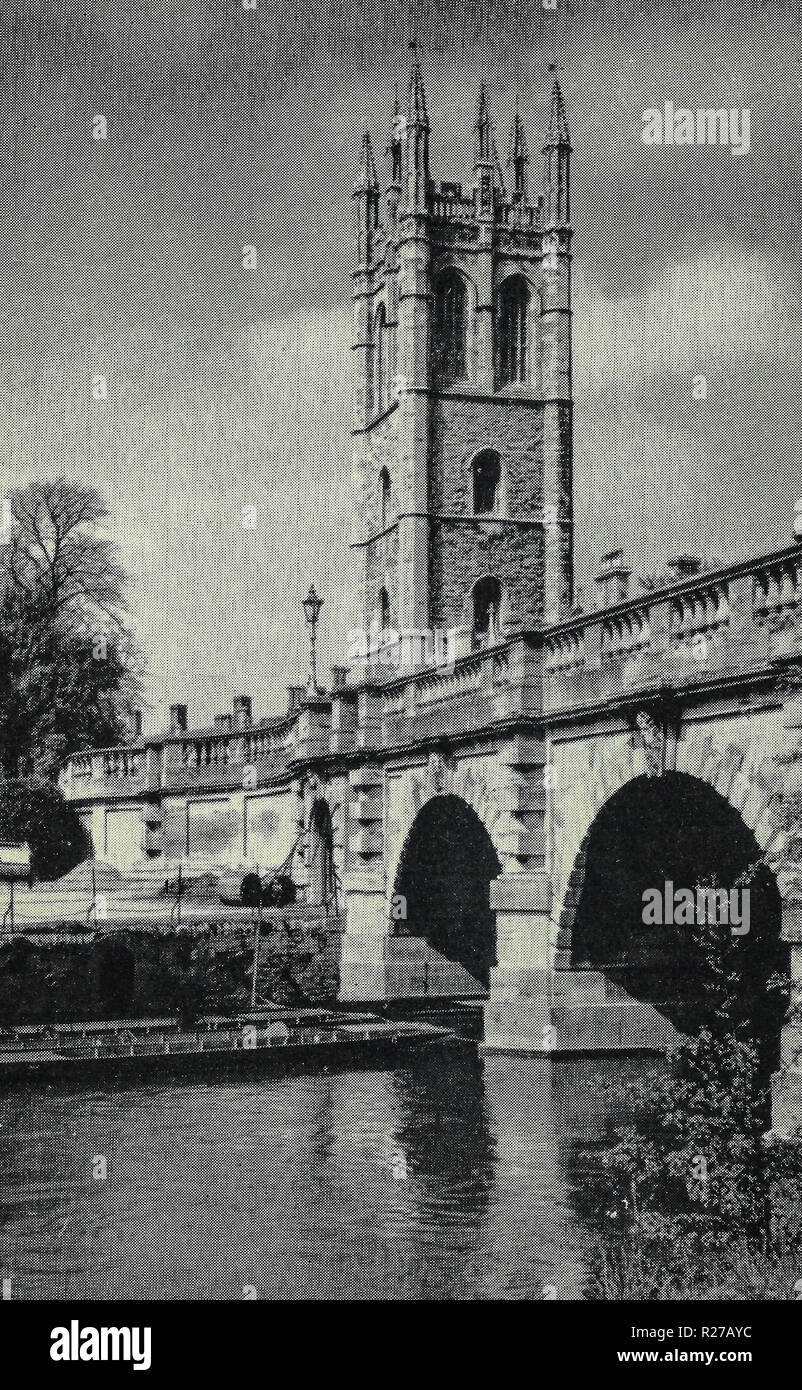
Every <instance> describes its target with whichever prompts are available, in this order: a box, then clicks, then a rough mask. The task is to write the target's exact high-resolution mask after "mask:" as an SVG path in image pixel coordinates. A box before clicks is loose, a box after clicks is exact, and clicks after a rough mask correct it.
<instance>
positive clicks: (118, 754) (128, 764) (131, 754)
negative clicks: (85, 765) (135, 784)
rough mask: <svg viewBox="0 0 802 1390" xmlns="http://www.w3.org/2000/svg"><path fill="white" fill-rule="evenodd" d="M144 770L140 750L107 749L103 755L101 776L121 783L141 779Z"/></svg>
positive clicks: (142, 752)
mask: <svg viewBox="0 0 802 1390" xmlns="http://www.w3.org/2000/svg"><path fill="white" fill-rule="evenodd" d="M144 770H145V754H144V750H143V749H142V748H109V749H107V750H106V751H105V752H104V753H103V776H104V777H108V778H111V779H113V780H114V781H117V782H122V781H124V780H125V779H126V778H134V777H141V776H142V773H143V772H144Z"/></svg>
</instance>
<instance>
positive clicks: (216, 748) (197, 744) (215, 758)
mask: <svg viewBox="0 0 802 1390" xmlns="http://www.w3.org/2000/svg"><path fill="white" fill-rule="evenodd" d="M179 747H180V749H181V766H182V767H187V768H189V767H226V766H227V765H228V763H229V762H233V758H231V757H230V750H229V740H228V738H198V739H187V740H185V741H184V742H182V743H181V744H179Z"/></svg>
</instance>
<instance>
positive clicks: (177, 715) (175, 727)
mask: <svg viewBox="0 0 802 1390" xmlns="http://www.w3.org/2000/svg"><path fill="white" fill-rule="evenodd" d="M186 731H187V707H186V705H171V706H170V733H171V734H185V733H186Z"/></svg>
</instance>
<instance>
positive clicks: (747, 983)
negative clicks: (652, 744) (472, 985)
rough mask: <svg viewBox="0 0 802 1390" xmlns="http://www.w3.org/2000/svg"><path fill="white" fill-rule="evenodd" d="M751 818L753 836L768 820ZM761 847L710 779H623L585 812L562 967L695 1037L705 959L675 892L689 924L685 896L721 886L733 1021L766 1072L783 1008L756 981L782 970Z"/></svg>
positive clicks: (564, 921) (705, 982) (769, 846)
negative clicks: (761, 1050)
mask: <svg viewBox="0 0 802 1390" xmlns="http://www.w3.org/2000/svg"><path fill="white" fill-rule="evenodd" d="M764 790H765V791H767V790H768V789H764ZM755 821H756V825H757V827H758V828H761V827H764V828H765V827H766V826H767V824H768V822H767V821H766V820H765V819H764V817H763V816H761V815H758V814H756V816H755ZM776 824H777V818H776V815H775V816H774V817H773V818H772V825H773V826H774V827H776ZM768 850H770V851H772V853H774V852H775V851H776V850H777V836H776V834H774V833H769V834H767V835H765V836H764V843H763V844H761V843H760V841H759V840H758V838H757V835H756V833H755V829H754V828H752V827H750V826H749V825H748V824H747V822H746V819H745V817H744V816H743V815H742V814H741V812H740V811H738V810H736V809H735V806H734V805H733V804H732V802H731V801H730V800H729V799H728V798H727V797H725V796H724V795H723V794H722V792H721V791H719V790H718V789H717V788H716V787H715V786H714V785H713V784H712V783H711V782H710V781H707V780H705V779H702V778H698V777H693V776H690V775H689V774H687V773H683V772H668V773H665V774H664V775H663V776H661V777H649V776H646V775H640V776H636V777H634V778H632V779H630V780H629V781H627V782H625V783H624V784H623V786H621V787H620V788H618V790H617V791H615V792H614V793H612V794H611V795H610V796H609V797H608V798H607V799H606V801H605V802H604V804H603V805H602V806H601V808H600V809H599V811H598V812H597V813H596V815H595V816H594V818H593V821H592V823H591V825H590V827H589V829H588V830H587V832H586V834H585V835H584V837H583V839H582V843H581V846H580V849H579V851H578V853H577V855H576V858H575V860H574V863H573V867H572V869H571V873H570V876H569V879H568V887H567V891H566V893H565V896H564V899H563V902H562V905H561V909H560V916H559V925H560V940H561V943H562V945H563V947H564V948H568V943H569V941H570V964H571V968H572V969H574V970H580V971H581V970H594V971H599V972H601V973H602V974H604V975H605V977H606V978H607V979H610V980H612V981H613V982H614V983H615V984H617V985H620V986H621V987H623V988H624V989H625V990H626V992H627V993H628V994H630V995H631V996H633V997H635V998H638V999H641V1000H645V1001H647V1002H649V1003H651V1004H654V1006H655V1007H657V1008H658V1010H659V1011H660V1012H661V1013H663V1014H664V1015H665V1016H666V1017H668V1018H669V1019H670V1020H671V1022H672V1023H674V1025H675V1026H676V1027H678V1028H679V1029H680V1031H685V1030H688V1031H695V1030H697V1029H698V1028H699V1027H700V1026H702V1024H703V1023H704V1021H705V1017H706V1015H707V1011H708V1010H709V1008H710V1001H709V985H710V977H709V975H708V974H707V972H708V970H709V962H708V961H707V958H706V956H705V952H704V951H703V949H702V947H701V946H700V944H699V940H698V934H697V932H696V931H694V930H693V926H694V921H693V918H692V919H691V920H688V918H687V910H688V903H689V899H688V897H687V892H688V890H690V893H691V894H692V895H693V897H692V901H693V903H694V904H695V905H696V907H695V908H694V909H693V911H694V912H695V920H696V922H697V924H698V914H699V912H701V913H702V915H703V914H704V908H703V907H698V905H699V902H700V900H699V898H698V895H697V889H698V888H699V887H700V886H707V887H711V888H720V889H723V890H725V892H727V894H728V895H729V902H730V904H731V905H732V906H733V908H734V910H735V913H736V914H737V918H738V920H736V919H735V918H733V922H732V924H731V927H730V929H731V930H732V931H733V936H734V937H737V938H739V939H738V953H739V954H738V962H739V963H738V970H739V984H738V990H737V993H738V999H739V1004H738V1009H739V1013H740V1014H741V1016H742V1017H743V1018H744V1019H745V1020H748V1021H750V1023H752V1024H753V1025H754V1032H755V1035H756V1036H759V1037H762V1038H764V1039H765V1040H766V1045H767V1048H768V1049H769V1051H771V1053H772V1056H771V1058H770V1062H771V1064H772V1065H774V1064H776V1061H777V1050H778V1046H779V1035H780V1026H781V1022H782V1016H783V1012H784V1005H783V1003H782V1001H781V999H780V998H779V996H778V995H777V994H771V993H770V992H768V991H767V990H766V982H767V980H768V979H769V977H770V976H771V975H772V974H774V973H775V972H777V971H782V970H784V969H786V968H787V951H786V949H785V948H784V947H783V945H782V942H781V938H780V931H781V915H782V899H781V894H780V888H779V885H778V880H777V877H776V872H775V871H776V868H777V866H778V862H779V861H778V860H777V858H776V855H775V857H774V858H771V859H770V858H769V854H768V853H767V851H768ZM744 889H747V890H748V898H747V901H746V912H745V914H744V897H743V891H744ZM682 890H685V895H686V896H685V903H686V908H685V913H686V915H685V916H683V915H681V913H680V912H679V911H678V912H677V918H676V919H675V917H674V914H673V910H672V906H671V904H672V903H673V901H674V899H675V893H680V892H682ZM730 890H733V892H734V893H735V894H736V895H737V896H735V897H733V893H731V892H730ZM647 894H648V895H651V902H652V903H653V904H657V913H656V920H655V915H654V914H651V915H650V917H649V918H647V917H645V916H644V905H645V900H646V895H647ZM655 894H656V895H657V896H656V897H655V896H654V895H655ZM719 901H720V900H719ZM725 937H726V932H725Z"/></svg>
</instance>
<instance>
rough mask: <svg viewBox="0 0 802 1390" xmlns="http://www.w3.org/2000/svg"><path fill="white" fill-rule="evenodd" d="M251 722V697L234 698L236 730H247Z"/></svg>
mask: <svg viewBox="0 0 802 1390" xmlns="http://www.w3.org/2000/svg"><path fill="white" fill-rule="evenodd" d="M250 722H251V697H250V695H235V696H234V728H235V729H247V728H248V725H249V724H250Z"/></svg>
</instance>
